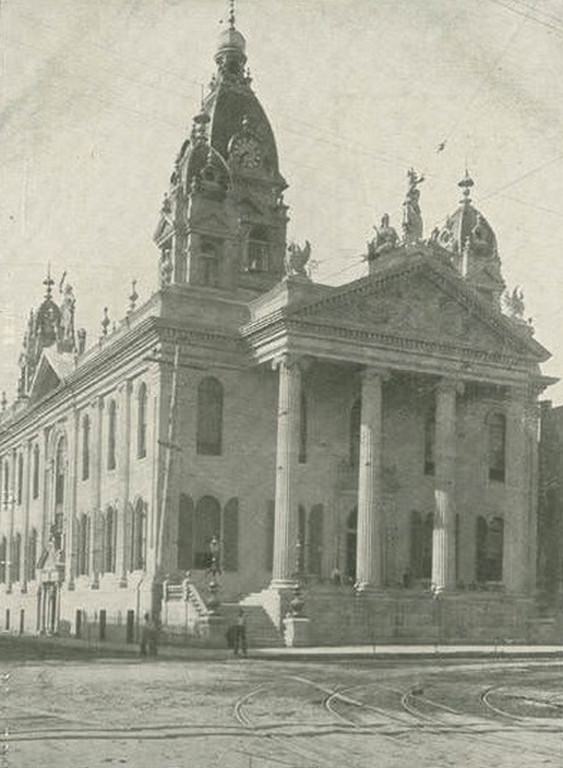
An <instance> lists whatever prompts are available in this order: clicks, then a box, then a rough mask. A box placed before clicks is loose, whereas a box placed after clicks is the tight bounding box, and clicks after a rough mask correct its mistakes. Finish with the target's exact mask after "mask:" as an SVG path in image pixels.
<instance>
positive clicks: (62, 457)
mask: <svg viewBox="0 0 563 768" xmlns="http://www.w3.org/2000/svg"><path fill="white" fill-rule="evenodd" d="M65 464H66V445H65V439H64V437H61V438H60V440H59V442H58V443H57V452H56V458H55V504H56V506H57V507H62V505H63V502H64V497H65V470H66V467H65Z"/></svg>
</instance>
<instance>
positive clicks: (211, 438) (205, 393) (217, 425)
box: [197, 377, 223, 456]
mask: <svg viewBox="0 0 563 768" xmlns="http://www.w3.org/2000/svg"><path fill="white" fill-rule="evenodd" d="M222 441H223V387H222V385H221V382H220V381H218V380H217V379H214V378H212V377H208V378H205V379H202V381H201V382H200V384H199V387H198V390H197V452H198V453H199V454H203V455H206V456H220V455H221V450H222Z"/></svg>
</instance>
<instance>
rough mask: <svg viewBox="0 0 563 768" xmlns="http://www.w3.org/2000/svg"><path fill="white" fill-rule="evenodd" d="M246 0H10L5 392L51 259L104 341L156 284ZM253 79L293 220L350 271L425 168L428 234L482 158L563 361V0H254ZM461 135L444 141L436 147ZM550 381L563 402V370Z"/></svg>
mask: <svg viewBox="0 0 563 768" xmlns="http://www.w3.org/2000/svg"><path fill="white" fill-rule="evenodd" d="M226 6H227V2H226V0H40V2H38V1H37V0H0V71H1V78H0V244H1V246H0V269H1V275H2V279H1V281H0V390H6V391H7V394H8V398H9V399H10V400H11V399H12V398H13V396H14V394H15V386H16V380H17V359H18V355H19V352H20V349H21V340H22V336H23V333H24V330H25V323H26V317H27V315H28V313H29V310H30V309H31V308H32V307H36V306H38V304H39V303H40V302H41V299H42V297H43V294H44V290H45V289H44V287H43V285H42V281H43V279H44V277H45V273H46V269H47V264H48V263H50V264H51V270H52V273H53V276H54V278H55V279H56V280H58V279H60V277H61V276H62V273H63V271H65V270H66V271H67V280H68V282H70V283H71V284H72V285H73V287H74V291H75V295H76V298H77V317H76V322H77V325H78V326H84V327H85V328H86V329H87V331H88V338H89V342H90V343H92V342H93V341H95V340H96V339H97V338H98V336H99V335H100V332H101V325H100V323H101V320H102V316H103V308H104V307H105V306H107V307H108V309H109V315H110V318H112V319H114V320H117V319H119V318H121V317H123V315H124V314H125V312H126V309H127V305H128V296H129V294H130V293H131V280H132V279H136V280H137V291H138V293H139V295H140V301H144V300H146V299H147V298H148V297H149V296H150V294H151V293H152V292H153V291H154V290H155V289H156V286H157V257H158V254H157V251H156V248H155V246H154V244H153V242H152V235H153V232H154V229H155V227H156V224H157V221H158V214H159V210H160V205H161V202H162V197H163V194H164V192H165V191H166V189H167V182H168V178H169V176H170V172H171V170H172V165H173V161H174V158H175V156H176V154H177V152H178V149H179V148H180V146H181V144H182V142H183V140H184V138H185V137H186V135H187V134H188V133H189V131H190V127H191V120H192V117H193V116H194V114H196V112H197V110H198V106H199V102H200V98H201V88H202V85H203V84H207V83H208V82H209V79H210V77H211V75H212V73H213V71H214V68H215V65H214V62H213V54H214V52H215V49H216V38H217V35H218V33H219V31H220V30H221V25H220V22H221V19H224V18H225V16H226ZM237 27H238V28H239V29H240V31H241V32H242V33H243V34H244V35H245V37H246V40H247V54H248V63H249V65H250V68H251V71H252V75H253V77H254V82H253V86H254V88H255V90H256V92H257V94H258V96H259V98H260V100H261V102H262V104H263V106H264V107H265V109H266V112H267V114H268V116H269V118H270V121H271V123H272V126H273V129H274V133H275V135H276V139H277V142H278V150H279V155H280V165H281V170H282V173H283V174H284V176H285V178H286V179H287V181H288V183H289V189H288V191H287V193H286V200H287V202H288V203H289V205H290V206H291V209H290V217H291V221H290V224H289V232H288V235H289V238H294V239H296V240H298V241H304V240H305V239H308V240H310V241H311V243H312V247H313V256H312V258H313V259H314V260H315V262H318V267H317V269H316V271H315V273H314V278H315V279H316V280H319V281H321V282H326V283H332V284H340V283H343V282H346V281H348V280H351V279H354V278H356V277H358V276H360V275H361V274H363V273H364V272H365V270H366V266H365V264H364V263H362V262H361V260H360V255H361V254H362V253H363V252H365V243H366V240H368V239H369V238H370V237H372V236H373V231H372V227H373V225H374V224H376V223H378V222H379V221H380V219H381V216H382V214H383V213H385V212H388V213H389V214H390V215H391V223H392V224H394V225H395V226H396V228H397V229H400V222H401V205H402V201H403V199H404V195H405V190H406V172H407V170H408V168H409V167H410V166H413V167H415V168H416V169H417V170H418V171H419V172H421V173H423V174H424V175H425V182H424V183H423V185H422V187H421V191H422V196H421V207H422V213H423V216H424V221H425V233H426V234H427V235H429V234H430V232H431V231H432V229H433V227H434V226H435V225H436V224H438V223H441V222H442V221H443V220H444V219H445V218H446V216H447V215H448V214H450V213H452V212H453V211H454V210H455V208H456V206H457V204H458V200H459V198H460V190H459V189H458V188H457V182H458V181H459V180H460V178H461V177H462V176H463V173H464V170H465V167H466V165H467V166H468V168H469V171H470V173H471V175H472V177H473V179H474V181H475V187H474V188H473V194H472V197H473V200H474V202H475V204H476V205H477V206H478V207H479V208H480V210H481V211H482V212H483V214H484V215H485V217H486V218H487V219H488V221H489V222H490V223H491V225H492V226H493V228H494V230H495V232H496V235H497V239H498V243H499V253H500V256H501V259H502V263H503V274H504V278H505V280H506V282H507V285H508V287H509V288H510V289H512V288H513V287H515V286H521V287H522V288H523V290H524V295H525V301H526V316H527V317H532V318H533V324H534V327H535V330H536V333H535V335H536V338H537V339H538V341H540V342H541V343H542V344H543V345H544V346H546V347H547V348H548V349H549V350H550V351H551V352H552V354H553V357H552V359H551V360H550V361H549V362H548V363H547V364H546V365H545V367H544V371H545V372H546V373H547V374H549V375H552V376H563V334H561V332H560V328H561V324H562V320H563V290H562V289H563V258H562V255H561V250H562V245H563V206H561V207H560V205H559V204H560V202H561V201H562V200H563V143H562V142H561V137H562V136H563V78H562V77H561V76H560V73H561V72H562V71H563V2H561V0H277V1H276V0H238V1H237ZM442 142H445V148H444V150H443V151H441V152H437V147H438V146H439V145H440V144H441V143H442ZM546 396H547V397H549V398H551V399H552V400H553V401H554V403H557V404H559V403H562V402H563V383H562V384H557V385H555V386H553V387H551V388H550V389H549V390H548V391H547V393H546Z"/></svg>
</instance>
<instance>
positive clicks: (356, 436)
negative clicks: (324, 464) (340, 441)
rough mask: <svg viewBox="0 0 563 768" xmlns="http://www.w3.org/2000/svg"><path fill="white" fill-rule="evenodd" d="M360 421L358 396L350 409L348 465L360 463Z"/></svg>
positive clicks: (360, 413) (360, 412) (353, 465)
mask: <svg viewBox="0 0 563 768" xmlns="http://www.w3.org/2000/svg"><path fill="white" fill-rule="evenodd" d="M361 423H362V401H361V399H360V398H358V399H357V400H356V401H355V403H354V405H353V406H352V409H351V411H350V450H349V453H350V465H351V466H352V467H357V466H359V464H360V429H361Z"/></svg>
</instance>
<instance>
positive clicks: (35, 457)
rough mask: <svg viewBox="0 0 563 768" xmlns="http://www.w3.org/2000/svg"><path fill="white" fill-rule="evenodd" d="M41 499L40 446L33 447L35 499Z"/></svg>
mask: <svg viewBox="0 0 563 768" xmlns="http://www.w3.org/2000/svg"><path fill="white" fill-rule="evenodd" d="M38 497H39V446H38V445H37V443H35V445H34V446H33V498H34V499H37V498H38Z"/></svg>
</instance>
